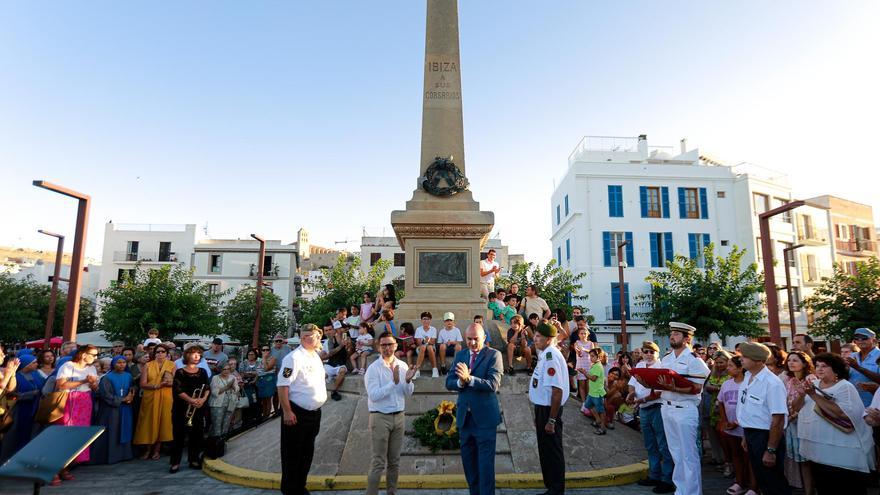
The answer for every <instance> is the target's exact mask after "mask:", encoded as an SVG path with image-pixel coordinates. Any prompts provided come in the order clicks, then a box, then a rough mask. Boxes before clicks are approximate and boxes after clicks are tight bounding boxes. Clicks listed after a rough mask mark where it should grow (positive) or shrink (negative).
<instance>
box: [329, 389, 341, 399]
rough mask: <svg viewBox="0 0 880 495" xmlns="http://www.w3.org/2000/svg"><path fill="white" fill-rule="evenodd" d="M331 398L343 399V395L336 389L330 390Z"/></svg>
mask: <svg viewBox="0 0 880 495" xmlns="http://www.w3.org/2000/svg"><path fill="white" fill-rule="evenodd" d="M330 398H331V399H333V400H342V395H340V393H339V392H338V391H336V390H334V391H332V392H330Z"/></svg>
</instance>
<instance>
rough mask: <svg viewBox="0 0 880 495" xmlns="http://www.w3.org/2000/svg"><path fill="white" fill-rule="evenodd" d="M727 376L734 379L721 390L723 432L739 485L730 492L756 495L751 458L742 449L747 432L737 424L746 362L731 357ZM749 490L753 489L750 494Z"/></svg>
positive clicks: (720, 427) (720, 428) (732, 487)
mask: <svg viewBox="0 0 880 495" xmlns="http://www.w3.org/2000/svg"><path fill="white" fill-rule="evenodd" d="M727 374H728V375H729V376H730V378H731V379H730V380H727V381H725V382H724V383H723V384H721V390H719V391H718V404H720V405H721V406H722V407H719V408H718V413H719V416H720V418H719V421H718V428H719V430H720V431H721V434H720V437H721V447H722V448H723V449H724V451H725V453H726V454H727V455H728V456H730V459H731V461H733V472H734V474H735V477H736V478H735V479H736V483H734V484H733V485H730V488H728V489H727V493H728V495H742V494H746V495H756V492H757V490H758V484H757V482H756V480H754V479H753V478H752V475H751V470H750V468H749V459H748V457H747V455H746V451H745V450H744V449H743V448H742V438H743V429H742V427H741V426H740V425H739V423H737V421H736V401H738V400H739V389H740V386H741V384H742V382H743V379H744V378H745V371H744V370H743V367H742V360H741V359H740V357H739V356H731V357H730V360H729V361H728V363H727ZM745 487H749V488H750V489H749V490H748V491H747V490H746V488H745Z"/></svg>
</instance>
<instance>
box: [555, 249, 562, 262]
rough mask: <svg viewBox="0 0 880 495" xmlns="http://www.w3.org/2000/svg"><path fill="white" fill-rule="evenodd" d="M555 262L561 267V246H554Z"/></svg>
mask: <svg viewBox="0 0 880 495" xmlns="http://www.w3.org/2000/svg"><path fill="white" fill-rule="evenodd" d="M556 262H557V263H559V266H562V246H556Z"/></svg>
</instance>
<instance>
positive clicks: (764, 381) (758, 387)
mask: <svg viewBox="0 0 880 495" xmlns="http://www.w3.org/2000/svg"><path fill="white" fill-rule="evenodd" d="M750 380H751V383H749V381H750ZM739 390H740V391H739V394H740V401H739V403H738V404H737V405H736V420H737V422H738V423H739V425H740V426H742V427H743V428H755V429H758V430H769V429H770V422H771V420H772V419H773V418H772V416H773V415H774V414H782V415H784V416H785V421H784V422H783V425H782V426H783V428H785V427H786V426H788V404H787V403H786V396H785V395H786V394H785V384H783V383H782V380H780V379H779V377H778V376H776V375H775V374H773V372H772V371H770V370H769V369H767V367H764V368H763V369H761V371H759V372H758V373H757V374H756V375H754V378H753V375H752V373H751V372H750V371H746V376H745V378H744V379H743V382H742V383H740V385H739Z"/></svg>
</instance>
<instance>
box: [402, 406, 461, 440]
mask: <svg viewBox="0 0 880 495" xmlns="http://www.w3.org/2000/svg"><path fill="white" fill-rule="evenodd" d="M413 436H415V437H416V438H417V439H418V440H419V443H421V444H422V445H424V446H425V447H428V448H430V449H431V452H437V451H438V450H458V449H460V448H461V443H459V438H458V427H457V425H456V424H455V403H454V402H450V401H445V400H444V401H442V402H441V403H440V405H439V406H437V407H436V408H434V409H431V410H429V411H428V412H426V413H424V414H422V415H421V416H419V417H418V418H416V420H415V421H413Z"/></svg>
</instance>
